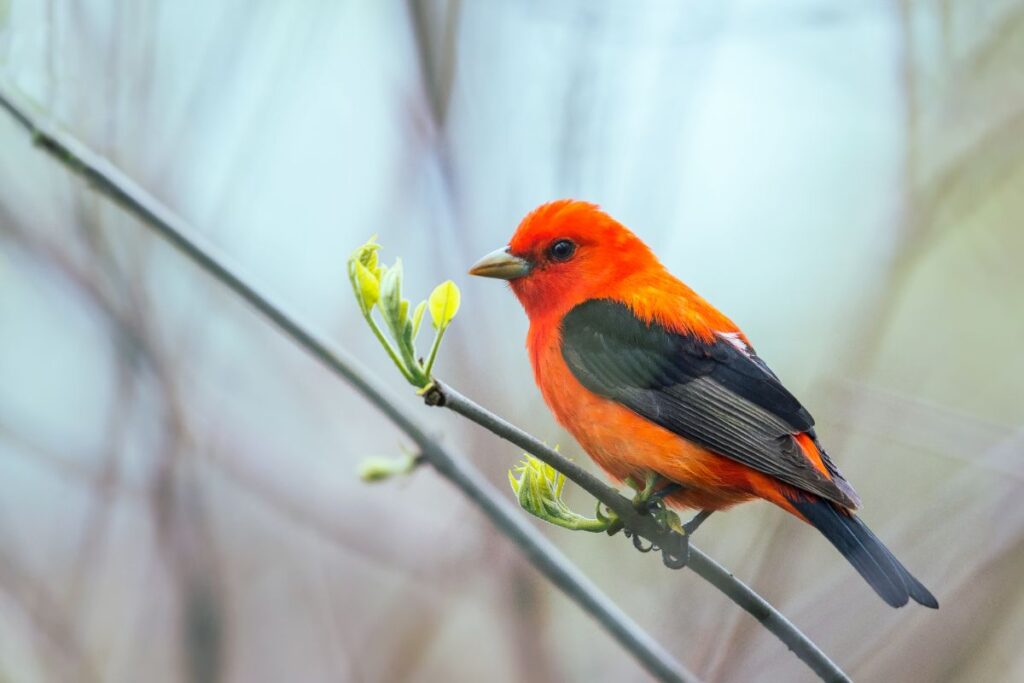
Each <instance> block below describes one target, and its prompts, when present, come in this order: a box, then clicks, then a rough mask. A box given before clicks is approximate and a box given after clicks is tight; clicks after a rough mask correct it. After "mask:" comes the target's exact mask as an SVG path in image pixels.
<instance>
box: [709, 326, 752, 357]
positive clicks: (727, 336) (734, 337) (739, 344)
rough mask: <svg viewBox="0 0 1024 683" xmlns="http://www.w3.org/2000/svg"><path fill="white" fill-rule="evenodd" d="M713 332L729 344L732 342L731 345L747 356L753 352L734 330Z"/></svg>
mask: <svg viewBox="0 0 1024 683" xmlns="http://www.w3.org/2000/svg"><path fill="white" fill-rule="evenodd" d="M715 334H717V335H718V336H719V337H721V338H722V339H724V340H725V341H727V342H729V343H730V344H732V345H733V346H735V347H736V348H737V349H739V350H740V351H742V352H743V353H745V354H747V355H748V356H749V355H751V354H753V351H752V350H751V348H750V347H749V346H747V343H746V342H745V341H743V339H742V338H741V337H740V335H739V334H737V333H736V332H716V333H715Z"/></svg>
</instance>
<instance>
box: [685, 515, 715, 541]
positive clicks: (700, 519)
mask: <svg viewBox="0 0 1024 683" xmlns="http://www.w3.org/2000/svg"><path fill="white" fill-rule="evenodd" d="M712 512H714V510H701V511H700V512H698V513H697V514H696V515H694V516H693V519H691V520H690V521H689V522H687V523H686V524H684V525H683V531H685V532H686V535H687V536H692V535H693V532H694V531H696V530H697V527H699V526H700V525H701V524H703V523H704V520H705V519H707V518H708V517H710V516H711V513H712Z"/></svg>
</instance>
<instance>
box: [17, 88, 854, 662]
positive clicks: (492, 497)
mask: <svg viewBox="0 0 1024 683" xmlns="http://www.w3.org/2000/svg"><path fill="white" fill-rule="evenodd" d="M0 107H2V108H4V109H6V110H8V111H9V112H10V113H11V115H12V116H13V117H14V119H15V120H16V121H17V122H18V123H20V124H21V125H22V126H23V127H25V128H26V129H27V130H28V131H29V132H30V133H31V134H32V136H33V138H34V140H35V141H36V144H38V145H39V146H40V147H41V148H42V149H44V150H45V151H47V152H48V153H50V154H51V155H52V156H53V157H54V158H56V159H57V160H58V161H60V162H61V163H62V164H64V165H65V166H66V167H67V168H68V169H69V170H71V171H73V172H75V173H77V174H78V175H80V176H82V177H83V178H85V179H86V180H87V181H88V182H89V183H90V184H91V185H92V186H93V187H95V188H96V189H97V190H98V191H99V192H101V193H103V194H104V195H106V196H108V197H110V198H112V199H114V200H116V201H117V202H119V203H120V204H121V205H122V206H123V207H124V208H125V210H126V211H128V212H129V213H130V214H132V215H134V216H135V217H136V218H138V219H139V220H141V221H142V222H143V223H144V224H145V225H147V226H148V227H150V228H151V229H153V230H154V231H155V232H157V233H158V234H160V235H161V236H162V237H164V239H166V240H167V241H169V242H170V243H171V244H172V245H174V246H175V247H176V248H177V249H178V250H179V251H181V252H182V253H183V254H184V255H185V256H187V257H188V258H189V259H191V260H192V261H193V262H194V263H195V264H196V265H198V266H199V267H200V268H201V269H202V270H204V271H206V272H207V273H208V274H209V275H211V276H213V277H214V278H215V279H216V280H218V281H219V282H221V283H222V284H224V285H225V286H227V287H228V288H229V289H231V290H232V291H233V292H234V293H235V294H237V295H238V296H239V297H241V298H242V299H244V300H245V301H247V302H248V303H249V304H250V305H251V306H253V307H254V308H255V309H256V310H257V311H259V312H260V313H261V314H263V315H264V316H265V317H267V318H268V319H269V320H270V321H271V322H272V323H273V324H274V325H275V326H277V327H278V328H279V329H280V330H281V331H282V332H284V333H285V335H287V336H288V337H289V338H291V339H292V340H293V341H294V342H296V343H297V344H298V345H299V346H301V347H302V348H303V349H305V350H306V351H307V352H308V353H310V354H311V355H312V356H313V357H314V358H316V359H317V360H318V361H320V362H321V363H322V364H323V365H325V366H326V367H327V368H328V369H329V370H331V371H332V372H333V373H334V374H336V375H338V376H339V377H341V378H343V379H345V380H346V381H348V382H349V383H350V384H351V385H352V386H353V387H354V388H355V389H356V390H357V391H359V392H360V393H361V394H362V395H363V396H364V397H365V398H366V399H367V400H368V401H369V402H370V403H372V404H373V405H374V406H375V407H377V408H378V409H379V410H380V411H381V412H383V413H384V414H385V415H386V416H387V417H388V418H389V419H390V420H391V421H392V422H393V423H394V424H395V425H396V426H397V427H399V429H401V430H402V431H403V432H405V434H406V435H407V436H408V437H409V438H410V439H411V440H412V441H414V442H415V443H416V444H417V446H418V447H419V448H420V453H421V455H422V456H423V457H424V458H425V459H426V460H427V461H428V462H430V463H431V464H432V465H433V466H434V467H435V469H437V471H438V472H439V473H441V474H442V475H443V476H444V477H445V478H447V479H448V480H449V481H451V482H452V483H453V484H454V485H455V486H457V487H458V488H459V489H461V490H462V491H463V493H465V495H466V496H467V497H469V498H470V499H471V500H472V501H473V502H474V503H475V504H476V505H477V506H478V507H479V508H480V509H481V510H482V511H483V512H484V513H485V514H486V515H487V516H488V518H489V519H490V520H491V522H492V523H493V524H495V526H496V527H497V528H498V529H499V530H500V531H501V532H502V533H503V534H504V535H505V536H506V537H508V538H509V539H510V540H512V541H513V542H514V543H515V544H516V545H517V546H519V548H520V549H521V550H522V551H523V552H524V553H525V554H526V556H527V557H528V559H529V560H530V562H531V563H532V564H533V565H534V566H535V567H536V568H537V569H538V570H539V571H541V573H543V574H544V575H545V576H546V577H547V578H548V579H549V580H550V581H551V582H552V583H554V584H555V585H556V586H558V587H559V588H560V589H561V590H562V591H563V592H565V593H566V595H568V596H569V597H570V598H572V599H573V600H574V601H576V602H577V603H578V604H579V605H580V606H581V607H582V608H583V609H585V610H586V611H587V612H589V613H590V614H591V615H592V616H593V617H594V618H595V619H596V620H597V621H598V622H599V623H600V624H601V625H602V626H603V627H604V628H605V629H606V630H607V631H608V632H609V633H610V634H611V635H612V636H613V637H614V638H615V639H616V640H617V641H618V642H619V643H620V644H622V645H623V647H625V648H626V649H627V650H628V651H629V652H630V653H631V654H633V656H634V657H636V658H637V660H638V661H639V662H640V663H641V664H642V665H643V666H644V667H645V668H646V669H647V670H648V671H649V672H650V673H651V674H652V675H654V676H655V677H656V678H658V679H659V680H662V681H688V680H695V677H694V676H693V674H691V673H690V672H689V671H687V670H686V669H685V668H684V667H683V666H682V665H681V664H680V663H678V662H677V661H675V660H674V659H673V658H672V657H671V656H670V655H669V654H668V653H667V652H666V651H665V650H664V649H663V648H661V646H660V645H658V644H657V643H656V642H654V640H653V639H651V638H650V636H649V635H648V634H647V633H646V632H644V631H643V630H642V629H640V627H639V626H638V625H637V624H636V623H635V622H633V621H632V620H631V619H630V618H629V617H628V616H627V615H626V614H624V613H623V612H622V611H621V610H620V609H619V608H618V606H617V605H615V603H613V602H612V601H611V600H609V599H608V597H607V596H605V595H604V594H603V593H601V592H600V591H599V590H598V589H597V587H596V586H594V585H593V584H592V583H591V582H590V580H589V579H588V578H587V577H586V576H584V575H583V574H582V573H581V572H580V571H579V570H578V569H577V568H576V567H575V565H573V564H572V563H571V562H569V561H568V560H567V559H566V558H565V557H564V555H562V554H561V553H560V552H559V551H558V550H557V549H556V548H555V547H554V546H553V545H552V544H551V543H550V542H549V541H547V539H545V538H544V537H543V536H542V535H541V534H540V533H539V532H538V531H537V529H536V528H534V527H533V526H532V525H530V524H529V523H528V522H527V521H526V520H525V518H524V517H523V516H522V515H521V514H520V513H519V511H518V510H517V509H515V508H514V507H512V505H511V504H510V503H508V502H507V501H506V500H505V499H504V498H503V497H502V496H501V495H500V494H498V492H497V491H495V489H494V487H493V486H491V484H490V483H489V482H487V481H486V479H484V478H483V476H482V475H481V474H480V473H479V472H478V471H477V470H476V469H475V468H473V467H472V466H471V465H470V464H469V463H467V462H466V461H464V460H463V459H462V458H460V457H458V456H456V455H455V454H454V453H452V452H450V451H448V450H447V449H446V448H444V447H443V446H441V445H440V444H439V443H437V442H436V441H435V440H433V439H431V438H430V437H429V436H427V434H426V433H425V432H424V431H423V429H422V428H420V427H419V425H418V424H417V423H416V422H415V421H414V420H413V419H412V418H411V417H410V416H409V415H407V414H406V413H405V411H404V410H402V409H401V408H400V407H399V405H398V403H397V402H395V401H393V400H391V399H390V398H389V397H388V396H387V395H386V393H385V391H384V390H383V389H382V388H381V386H380V384H379V382H377V380H376V379H374V378H372V377H371V376H370V375H369V374H368V373H366V372H365V371H364V370H362V369H361V367H360V366H359V364H358V362H357V361H355V359H353V358H352V357H350V356H349V355H348V354H347V353H345V352H344V351H342V350H341V349H338V348H336V347H333V346H332V345H329V344H328V343H326V342H324V341H322V340H321V339H319V338H318V337H317V336H316V335H315V334H314V333H313V332H311V331H310V328H308V327H307V326H305V325H303V324H301V323H300V322H298V321H297V320H296V319H295V318H293V317H292V316H290V315H289V314H287V313H285V311H284V309H283V308H282V307H281V306H279V305H277V304H275V303H274V302H272V301H271V300H270V299H269V298H268V297H266V296H264V295H262V294H260V293H259V292H257V291H256V290H255V289H254V288H253V287H252V286H251V285H250V284H248V283H247V282H246V281H245V280H244V279H243V278H242V277H241V276H239V275H238V274H237V273H236V272H235V270H234V269H233V268H231V267H229V266H228V265H226V262H225V261H224V260H223V259H222V258H220V257H219V256H215V255H214V253H215V252H214V250H213V249H211V248H210V246H209V245H206V244H204V243H202V241H201V240H200V239H199V238H198V237H196V235H195V231H194V230H192V229H191V228H190V227H189V226H188V225H187V224H186V223H185V222H184V221H183V220H182V219H181V218H180V217H178V216H177V215H175V214H174V213H173V212H171V211H170V210H169V209H168V208H167V207H165V206H164V205H163V204H161V203H160V202H159V201H158V200H156V199H155V198H154V197H153V196H152V195H150V194H149V193H148V192H146V191H145V190H144V189H143V188H142V187H140V186H139V185H138V184H137V183H135V182H134V181H133V180H131V179H130V178H129V177H127V176H126V175H124V174H123V173H122V172H121V171H120V170H118V169H117V168H116V167H114V166H113V165H112V164H110V163H109V162H108V161H107V160H106V159H104V158H103V157H101V156H99V155H97V154H96V153H94V152H92V151H91V150H89V149H88V148H86V147H85V146H84V145H82V144H81V143H80V142H78V141H77V140H76V139H74V138H73V137H71V136H69V135H66V134H64V133H62V132H59V131H56V130H55V129H52V128H51V127H49V126H48V125H46V124H44V123H43V122H42V121H41V120H40V119H39V117H37V116H35V115H34V114H33V113H31V112H30V111H29V110H28V108H27V107H25V106H24V105H21V104H18V103H17V102H15V100H14V99H13V98H11V97H10V96H9V95H8V94H7V92H5V91H4V90H3V89H0ZM426 398H427V400H428V401H431V402H433V403H435V404H438V405H440V404H444V405H446V406H447V407H449V408H451V409H452V410H455V411H456V412H458V413H460V414H462V415H464V416H466V417H468V418H469V419H472V420H473V421H474V422H477V423H478V424H480V425H482V426H484V427H486V428H487V429H489V430H491V431H492V432H494V433H495V434H497V435H499V436H501V437H502V438H504V439H506V440H508V441H510V442H512V443H514V444H516V445H518V446H520V447H521V448H523V449H524V450H527V451H528V452H530V453H532V454H533V455H535V456H536V457H538V458H540V459H541V460H544V461H545V462H547V463H548V464H551V465H552V466H554V467H556V468H557V469H559V470H560V471H562V472H563V473H564V474H565V475H566V476H567V477H569V478H570V479H572V480H573V481H575V482H576V483H577V484H579V485H580V486H582V487H583V488H584V489H586V490H587V491H588V492H590V493H591V494H592V495H594V496H595V497H596V498H597V499H598V500H600V501H602V502H603V503H605V504H606V505H607V506H608V507H609V508H610V509H612V510H613V511H614V512H615V513H616V514H617V515H619V518H620V520H621V521H622V522H623V523H624V525H625V526H626V527H627V528H628V529H630V530H631V531H632V532H633V533H635V534H637V535H638V536H641V537H644V538H646V539H647V540H649V541H650V542H652V543H655V544H657V545H658V546H659V547H661V548H663V549H666V550H668V552H670V553H672V554H675V553H682V554H683V555H684V556H685V553H686V552H687V547H686V546H687V545H688V543H687V541H688V539H686V538H685V537H683V536H681V535H679V534H677V533H675V532H671V531H666V530H665V529H663V528H662V527H661V526H659V525H658V524H657V523H656V521H655V520H654V519H653V518H652V517H650V516H648V515H641V514H640V513H639V512H637V511H636V510H635V509H634V508H633V506H632V504H631V501H629V500H627V499H626V498H624V497H623V496H621V495H620V494H619V493H618V492H617V491H615V490H614V489H611V488H610V487H608V486H606V485H605V484H603V483H602V482H601V481H600V480H598V479H597V478H596V477H594V476H593V475H591V474H589V473H588V472H586V471H585V470H583V469H582V468H580V467H579V466H577V465H575V464H573V463H572V462H570V461H568V460H567V459H565V458H563V457H562V456H560V455H559V454H558V453H557V452H555V451H554V450H552V449H550V448H548V447H547V446H545V445H544V444H543V443H541V442H540V441H539V440H537V439H536V438H535V437H533V436H531V435H529V434H527V433H526V432H524V431H522V430H520V429H518V428H516V427H514V426H513V425H511V424H509V423H508V422H505V421H504V420H502V419H501V418H499V417H497V416H496V415H493V414H492V413H490V412H488V411H486V410H484V409H483V408H481V407H480V406H478V405H476V404H475V403H473V402H471V401H469V400H468V399H467V398H465V397H463V396H462V395H461V394H458V393H457V392H455V391H454V390H452V389H451V388H450V387H447V386H444V385H441V384H435V387H434V388H433V391H431V392H428V393H427V396H426ZM688 550H689V562H688V565H687V566H689V567H690V568H691V569H692V570H693V571H695V572H696V573H697V574H698V575H700V576H701V577H703V578H704V579H705V580H707V581H708V582H709V583H711V584H712V585H714V586H715V587H716V588H718V589H719V590H720V591H722V592H723V593H725V594H726V595H727V596H728V597H729V598H730V599H732V600H733V601H734V602H735V603H736V604H737V605H739V606H740V607H742V608H743V609H744V610H746V611H747V612H749V613H750V614H752V615H753V616H754V617H755V618H756V619H758V621H760V622H761V623H762V624H763V625H764V626H765V628H767V629H768V630H769V631H771V632H772V633H774V634H775V635H776V636H778V637H779V638H780V639H781V640H782V641H783V642H784V643H785V644H786V645H787V646H788V647H789V648H790V649H791V650H793V652H794V653H795V654H796V655H797V656H798V657H800V659H801V660H803V661H804V662H805V663H807V664H808V666H809V667H810V668H811V669H812V670H814V671H815V673H817V674H818V675H819V676H820V677H821V678H822V679H823V680H828V681H847V680H849V678H848V677H847V676H846V674H845V673H843V671H842V670H841V669H839V667H838V666H836V665H835V663H833V662H832V661H831V660H830V659H829V658H828V656H827V655H825V654H824V653H823V652H822V651H821V650H820V649H819V648H818V647H817V646H816V645H814V643H813V642H811V641H810V640H809V639H808V638H807V637H806V636H805V635H804V634H803V633H801V632H800V631H799V630H798V629H797V628H796V627H795V626H794V625H793V624H792V623H790V622H789V621H788V620H787V619H786V618H785V617H784V616H783V615H782V614H781V613H779V612H778V611H777V610H775V609H774V608H773V607H772V606H771V605H769V604H768V603H767V602H766V601H765V600H764V599H763V598H761V597H760V596H759V595H757V593H755V592H754V591H753V590H751V589H750V588H749V587H748V586H746V585H745V584H744V583H743V582H741V581H739V580H738V579H736V578H735V577H734V576H733V575H732V574H730V573H729V572H728V571H727V570H725V569H724V568H723V567H722V566H721V565H719V564H717V563H716V562H715V561H714V560H712V559H711V558H710V557H708V556H707V555H704V554H703V553H701V552H700V551H699V550H697V549H696V548H693V547H692V546H691V547H689V548H688ZM676 556H678V555H676Z"/></svg>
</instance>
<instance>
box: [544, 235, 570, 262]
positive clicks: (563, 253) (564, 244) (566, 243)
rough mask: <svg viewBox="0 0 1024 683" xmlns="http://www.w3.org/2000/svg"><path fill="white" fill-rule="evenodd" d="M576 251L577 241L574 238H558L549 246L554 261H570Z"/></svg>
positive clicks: (549, 253)
mask: <svg viewBox="0 0 1024 683" xmlns="http://www.w3.org/2000/svg"><path fill="white" fill-rule="evenodd" d="M575 253H576V243H575V242H573V241H572V240H558V241H557V242H555V243H554V244H552V245H551V246H550V247H549V248H548V255H549V256H550V257H551V260H552V261H568V260H569V259H571V258H572V255H573V254H575Z"/></svg>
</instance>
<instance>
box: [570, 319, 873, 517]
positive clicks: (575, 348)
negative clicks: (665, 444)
mask: <svg viewBox="0 0 1024 683" xmlns="http://www.w3.org/2000/svg"><path fill="white" fill-rule="evenodd" d="M561 332H562V341H561V349H562V356H563V358H564V359H565V362H566V364H567V365H568V366H569V370H570V371H571V372H572V374H573V376H575V377H576V379H577V380H579V382H580V383H581V384H582V385H583V386H584V387H586V388H587V389H589V390H590V391H592V392H594V393H596V394H598V395H600V396H604V397H605V398H609V399H611V400H614V401H617V402H618V403H621V404H622V405H624V406H626V407H627V408H629V409H631V410H632V411H634V412H636V413H637V414H639V415H642V416H643V417H645V418H647V419H648V420H651V421H652V422H654V423H656V424H658V425H660V426H662V427H665V428H666V429H668V430H670V431H672V432H674V433H676V434H678V435H680V436H682V437H684V438H686V439H688V440H690V441H693V442H695V443H698V444H700V445H701V446H704V447H705V448H708V449H710V450H712V451H714V452H715V453H718V454H719V455H723V456H726V457H728V458H731V459H733V460H735V461H737V462H740V463H742V464H744V465H747V466H748V467H751V468H753V469H755V470H757V471H759V472H763V473H765V474H768V475H771V476H773V477H776V478H777V479H779V480H781V481H783V482H786V483H787V484H790V485H792V486H795V487H797V488H799V489H802V490H804V491H808V492H810V493H814V494H817V495H819V496H822V497H823V498H826V499H828V500H831V501H833V502H835V503H838V504H840V505H842V506H844V507H849V508H855V507H857V500H856V494H855V493H854V492H853V489H852V488H851V487H850V486H849V484H847V483H846V481H845V480H844V479H843V478H842V475H841V474H839V472H838V470H835V468H834V466H833V465H832V463H831V462H827V465H826V466H827V468H828V469H829V470H830V471H832V470H835V471H834V475H835V476H834V477H833V478H834V479H835V481H832V480H830V479H829V478H828V477H826V476H825V475H823V474H822V473H821V472H820V471H819V470H818V469H816V468H815V467H814V465H813V464H812V463H811V461H810V460H809V459H808V458H807V456H805V455H804V453H803V451H802V450H801V449H800V446H799V444H798V443H797V441H796V439H795V438H794V436H795V435H796V434H799V433H801V432H811V435H812V437H813V433H814V432H813V427H814V419H813V418H812V417H811V415H810V414H809V413H808V412H807V410H806V409H804V407H803V406H802V405H800V402H799V401H797V400H796V398H794V397H793V395H792V394H791V393H789V391H787V390H786V388H785V387H783V386H782V383H781V382H779V379H778V378H777V377H776V376H775V374H774V373H773V372H772V371H771V370H769V369H768V366H767V365H765V363H764V361H762V360H761V359H760V358H758V357H757V355H755V354H754V352H753V350H752V349H749V348H748V347H746V345H745V344H744V343H743V342H742V341H741V340H739V339H738V338H729V337H727V336H723V335H719V336H718V337H716V339H715V341H714V342H708V341H705V340H704V339H701V338H699V337H697V336H696V335H691V334H679V333H676V332H673V331H670V330H667V329H665V328H664V327H662V326H661V325H659V324H657V323H651V324H648V323H646V322H644V321H642V320H640V319H639V318H637V317H636V316H635V315H634V314H633V312H632V311H631V310H630V309H629V308H628V307H627V306H626V305H625V304H622V303H620V302H616V301H612V300H609V299H592V300H589V301H586V302H584V303H582V304H580V305H578V306H576V307H575V308H573V309H572V310H571V311H569V313H567V314H566V316H565V317H564V318H563V320H562V327H561ZM826 457H827V456H826Z"/></svg>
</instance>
